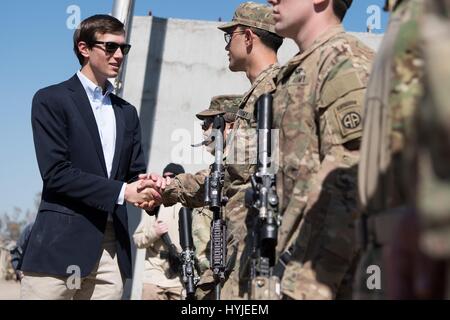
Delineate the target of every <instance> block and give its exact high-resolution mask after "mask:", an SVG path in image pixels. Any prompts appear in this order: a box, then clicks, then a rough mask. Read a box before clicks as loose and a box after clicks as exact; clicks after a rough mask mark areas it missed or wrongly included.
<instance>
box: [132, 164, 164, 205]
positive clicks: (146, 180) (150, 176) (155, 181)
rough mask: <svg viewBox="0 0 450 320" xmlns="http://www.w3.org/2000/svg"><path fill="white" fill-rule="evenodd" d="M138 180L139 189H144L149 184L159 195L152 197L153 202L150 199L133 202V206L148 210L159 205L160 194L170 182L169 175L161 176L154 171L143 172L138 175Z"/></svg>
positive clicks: (160, 200) (160, 202) (160, 201)
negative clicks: (166, 176)
mask: <svg viewBox="0 0 450 320" xmlns="http://www.w3.org/2000/svg"><path fill="white" fill-rule="evenodd" d="M138 181H141V185H140V187H139V190H142V189H145V188H146V187H147V186H151V188H153V190H154V191H156V192H157V193H158V195H159V197H158V198H156V199H154V200H153V202H152V201H151V200H150V201H143V202H139V203H135V206H136V207H139V208H141V209H144V210H146V211H147V212H148V211H151V210H153V209H154V208H155V207H157V206H159V205H161V204H162V198H161V195H162V193H163V192H164V189H165V188H166V186H167V185H169V184H170V182H171V179H170V178H169V177H168V178H163V177H161V176H160V175H158V174H156V173H145V174H140V175H139V180H138Z"/></svg>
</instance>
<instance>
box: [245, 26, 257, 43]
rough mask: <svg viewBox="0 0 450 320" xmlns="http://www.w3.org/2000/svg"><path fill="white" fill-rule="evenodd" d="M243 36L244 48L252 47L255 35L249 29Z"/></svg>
mask: <svg viewBox="0 0 450 320" xmlns="http://www.w3.org/2000/svg"><path fill="white" fill-rule="evenodd" d="M244 36H245V45H246V46H251V45H253V39H254V37H256V35H255V34H254V33H253V31H252V30H250V29H249V28H247V29H245V31H244Z"/></svg>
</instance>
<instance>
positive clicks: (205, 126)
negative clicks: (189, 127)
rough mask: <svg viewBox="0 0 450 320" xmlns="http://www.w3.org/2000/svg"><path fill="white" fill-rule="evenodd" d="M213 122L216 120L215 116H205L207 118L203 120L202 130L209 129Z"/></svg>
mask: <svg viewBox="0 0 450 320" xmlns="http://www.w3.org/2000/svg"><path fill="white" fill-rule="evenodd" d="M213 122H214V118H211V117H209V118H205V120H203V122H202V130H203V131H206V130H208V129H209V126H210V125H211V123H213Z"/></svg>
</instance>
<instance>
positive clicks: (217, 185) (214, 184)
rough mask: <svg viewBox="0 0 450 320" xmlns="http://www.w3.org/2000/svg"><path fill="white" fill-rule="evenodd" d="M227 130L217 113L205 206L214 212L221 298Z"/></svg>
mask: <svg viewBox="0 0 450 320" xmlns="http://www.w3.org/2000/svg"><path fill="white" fill-rule="evenodd" d="M224 131H225V120H224V119H223V116H221V115H217V116H216V117H215V118H214V122H213V135H212V136H213V138H214V142H215V154H214V158H215V159H214V163H213V164H212V168H211V172H210V174H209V176H208V177H206V179H205V198H204V199H205V206H208V207H209V209H210V210H211V212H212V213H213V220H212V222H211V244H210V246H211V254H210V260H209V263H210V267H211V270H212V271H213V274H214V282H215V296H216V300H220V288H221V285H222V282H223V281H224V280H225V269H226V265H225V264H226V256H227V246H226V231H227V230H226V224H225V221H224V220H223V219H222V215H223V212H222V208H223V206H224V205H225V204H226V198H224V197H223V196H222V188H223V180H224V171H225V167H224V164H223V149H224V138H223V133H224Z"/></svg>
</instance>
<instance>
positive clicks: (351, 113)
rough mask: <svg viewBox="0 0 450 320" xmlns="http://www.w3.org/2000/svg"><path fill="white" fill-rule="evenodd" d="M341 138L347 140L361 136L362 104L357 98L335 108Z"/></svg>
mask: <svg viewBox="0 0 450 320" xmlns="http://www.w3.org/2000/svg"><path fill="white" fill-rule="evenodd" d="M333 111H334V116H335V117H336V123H337V125H338V127H339V131H340V135H341V139H343V140H344V141H345V142H346V141H350V140H352V139H355V138H358V137H360V136H361V132H362V117H361V106H359V105H358V102H357V101H356V100H351V101H347V102H344V103H342V104H341V105H339V106H337V107H336V108H333Z"/></svg>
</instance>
